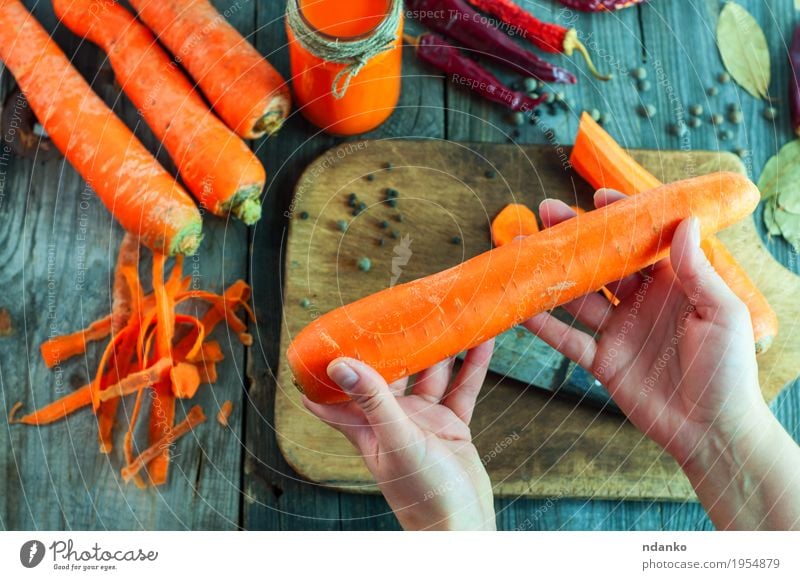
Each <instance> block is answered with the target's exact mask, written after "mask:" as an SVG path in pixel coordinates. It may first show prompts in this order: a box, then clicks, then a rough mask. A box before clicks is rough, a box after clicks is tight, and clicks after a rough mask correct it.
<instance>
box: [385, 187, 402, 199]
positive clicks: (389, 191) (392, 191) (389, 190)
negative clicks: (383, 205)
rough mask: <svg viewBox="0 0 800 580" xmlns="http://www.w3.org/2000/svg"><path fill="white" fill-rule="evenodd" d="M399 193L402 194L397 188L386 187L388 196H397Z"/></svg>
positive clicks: (390, 197)
mask: <svg viewBox="0 0 800 580" xmlns="http://www.w3.org/2000/svg"><path fill="white" fill-rule="evenodd" d="M398 195H400V192H399V191H397V190H396V189H392V188H391V187H387V188H386V197H388V198H389V199H392V198H395V197H397V196H398Z"/></svg>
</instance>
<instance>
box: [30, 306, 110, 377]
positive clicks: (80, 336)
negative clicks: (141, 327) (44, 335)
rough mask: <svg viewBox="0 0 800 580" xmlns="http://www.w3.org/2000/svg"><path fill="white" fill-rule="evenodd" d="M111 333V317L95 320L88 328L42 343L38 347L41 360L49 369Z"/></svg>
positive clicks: (84, 350)
mask: <svg viewBox="0 0 800 580" xmlns="http://www.w3.org/2000/svg"><path fill="white" fill-rule="evenodd" d="M110 332H111V316H106V317H105V318H101V319H100V320H96V321H95V322H92V324H90V325H89V327H88V328H85V329H83V330H79V331H78V332H73V333H72V334H65V335H63V336H57V337H54V338H51V339H50V340H48V341H46V342H43V343H42V346H40V347H39V351H40V352H41V353H42V359H43V360H44V364H46V365H47V368H49V369H51V368H53V367H54V366H56V365H57V364H60V363H61V362H62V361H65V360H67V359H68V358H71V357H73V356H75V355H78V354H83V353H84V352H86V344H87V343H89V342H92V341H95V340H102V339H103V338H105V337H107V336H108V335H109V333H110Z"/></svg>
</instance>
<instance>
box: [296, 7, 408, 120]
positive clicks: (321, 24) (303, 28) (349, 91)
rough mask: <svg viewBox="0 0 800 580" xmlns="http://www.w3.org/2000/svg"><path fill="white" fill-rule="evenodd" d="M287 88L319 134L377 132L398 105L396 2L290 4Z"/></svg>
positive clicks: (399, 31)
mask: <svg viewBox="0 0 800 580" xmlns="http://www.w3.org/2000/svg"><path fill="white" fill-rule="evenodd" d="M286 28H287V34H288V36H289V57H290V59H291V72H292V87H293V89H294V94H295V99H296V101H297V103H298V107H299V110H300V112H301V113H302V114H303V115H304V116H305V117H306V118H307V119H308V120H309V121H311V122H312V123H314V124H315V125H316V126H318V127H320V128H321V129H323V130H325V131H327V132H329V133H334V134H337V135H355V134H358V133H364V132H366V131H370V130H372V129H375V128H376V127H378V126H379V125H380V124H381V123H383V122H384V121H385V120H386V119H388V118H389V116H390V115H391V114H392V111H394V108H395V106H396V105H397V101H398V99H399V98H400V85H401V81H402V75H401V69H402V58H403V53H402V49H403V39H402V32H403V10H402V1H401V0H346V1H342V0H289V4H288V6H287V14H286Z"/></svg>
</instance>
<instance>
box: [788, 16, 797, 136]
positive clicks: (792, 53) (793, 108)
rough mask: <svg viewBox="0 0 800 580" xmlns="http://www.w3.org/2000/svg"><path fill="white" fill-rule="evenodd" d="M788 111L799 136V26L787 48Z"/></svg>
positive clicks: (793, 127)
mask: <svg viewBox="0 0 800 580" xmlns="http://www.w3.org/2000/svg"><path fill="white" fill-rule="evenodd" d="M789 67H790V69H791V72H792V75H791V77H790V78H789V111H790V113H791V115H792V129H794V132H795V133H796V134H797V135H798V136H800V26H798V27H797V28H795V29H794V36H793V37H792V46H791V47H789Z"/></svg>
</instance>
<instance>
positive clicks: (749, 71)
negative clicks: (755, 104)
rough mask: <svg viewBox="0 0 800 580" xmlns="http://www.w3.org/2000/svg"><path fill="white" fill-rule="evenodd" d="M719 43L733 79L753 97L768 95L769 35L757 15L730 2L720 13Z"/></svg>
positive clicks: (725, 63) (718, 24) (724, 61)
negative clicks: (765, 33)
mask: <svg viewBox="0 0 800 580" xmlns="http://www.w3.org/2000/svg"><path fill="white" fill-rule="evenodd" d="M717 45H718V46H719V53H720V56H721V57H722V63H723V64H724V65H725V69H726V70H727V71H728V72H729V73H730V75H731V77H733V80H735V81H736V82H737V83H738V84H739V85H740V86H741V87H742V88H743V89H744V90H746V91H747V92H748V93H750V94H751V95H753V96H754V97H756V98H758V99H763V98H765V97H766V96H767V92H768V90H769V82H770V76H771V71H770V59H769V47H768V46H767V37H766V36H764V31H763V30H761V27H760V26H759V25H758V22H756V20H755V18H753V16H752V15H751V14H750V13H749V12H748V11H747V10H745V9H744V8H742V7H741V6H740V5H739V4H737V3H736V2H728V3H727V4H726V5H725V7H724V8H723V9H722V12H721V13H720V15H719V22H718V23H717Z"/></svg>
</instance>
